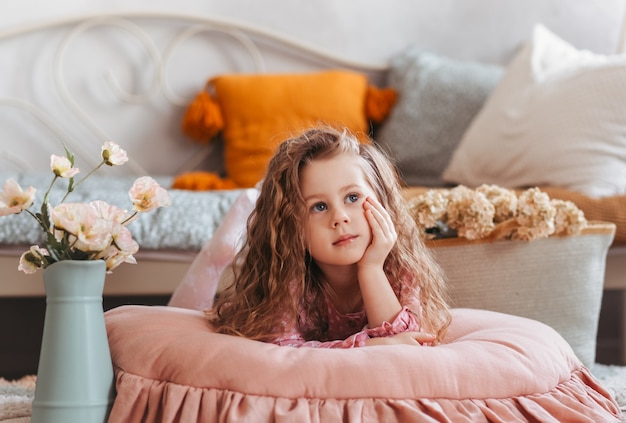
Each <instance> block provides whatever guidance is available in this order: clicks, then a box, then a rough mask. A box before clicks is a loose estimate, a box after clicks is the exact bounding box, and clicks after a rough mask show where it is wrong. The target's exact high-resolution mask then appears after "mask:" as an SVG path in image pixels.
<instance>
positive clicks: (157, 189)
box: [128, 176, 172, 212]
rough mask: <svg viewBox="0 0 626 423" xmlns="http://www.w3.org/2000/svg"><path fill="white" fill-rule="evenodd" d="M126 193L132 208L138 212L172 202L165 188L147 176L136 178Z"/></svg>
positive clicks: (164, 205)
mask: <svg viewBox="0 0 626 423" xmlns="http://www.w3.org/2000/svg"><path fill="white" fill-rule="evenodd" d="M128 195H129V196H130V200H131V201H132V203H133V209H134V210H135V211H138V212H148V211H150V210H153V209H155V208H158V207H167V206H169V205H170V204H172V199H171V198H170V194H169V193H168V192H167V190H166V189H165V188H162V187H161V186H160V185H159V184H158V182H157V181H155V180H154V179H152V178H151V177H149V176H143V177H141V178H139V179H137V180H136V181H135V183H134V184H133V186H132V187H131V188H130V191H129V192H128Z"/></svg>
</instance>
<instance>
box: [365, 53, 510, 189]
mask: <svg viewBox="0 0 626 423" xmlns="http://www.w3.org/2000/svg"><path fill="white" fill-rule="evenodd" d="M502 74H503V68H501V67H500V66H496V65H489V64H482V63H477V62H469V61H460V60H454V59H451V58H447V57H442V56H440V55H437V54H434V53H430V52H427V51H420V50H419V49H417V48H416V47H410V48H408V49H407V50H405V51H404V52H403V53H401V54H399V55H397V56H396V57H394V58H393V59H392V62H391V68H390V71H389V76H388V78H389V79H388V81H387V85H388V86H389V87H391V88H394V89H395V90H396V91H397V92H398V102H397V103H396V105H395V106H394V108H393V109H392V111H391V114H390V115H389V118H388V119H387V120H386V121H385V123H384V124H383V125H382V126H381V128H380V131H379V132H378V134H377V136H376V138H377V140H378V141H379V143H380V144H381V145H383V146H384V147H386V149H387V150H388V151H389V152H390V153H391V155H392V157H393V158H395V160H396V164H397V165H398V168H399V170H400V172H401V174H402V176H403V178H404V180H405V182H406V183H407V184H409V185H422V186H441V185H443V184H444V182H443V181H442V179H441V174H442V172H443V170H444V169H445V167H446V166H447V164H448V162H449V160H450V158H451V156H452V152H453V151H454V149H455V148H456V146H457V144H458V143H459V141H460V139H461V137H462V136H463V133H464V132H465V130H466V128H467V127H468V126H469V124H470V122H471V121H472V119H473V118H474V116H475V115H476V114H477V113H478V111H479V110H480V108H481V107H482V105H483V103H484V101H485V100H486V98H487V96H488V95H489V93H490V92H491V90H492V89H493V88H494V87H495V85H496V84H497V83H498V81H499V80H500V78H501V76H502Z"/></svg>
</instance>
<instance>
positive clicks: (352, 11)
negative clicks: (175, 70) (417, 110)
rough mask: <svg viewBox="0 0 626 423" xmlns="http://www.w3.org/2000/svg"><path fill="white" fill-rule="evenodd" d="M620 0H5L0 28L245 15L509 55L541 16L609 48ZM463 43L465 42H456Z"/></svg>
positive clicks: (366, 56)
mask: <svg viewBox="0 0 626 423" xmlns="http://www.w3.org/2000/svg"><path fill="white" fill-rule="evenodd" d="M625 3H626V2H625V1H624V0H594V1H591V0H583V1H572V0H550V1H546V0H471V1H469V0H175V1H173V0H169V1H168V0H55V1H48V0H3V1H2V2H0V28H2V27H7V26H14V25H21V24H24V23H31V22H38V21H41V20H44V19H49V18H61V17H65V16H68V15H77V14H84V13H96V14H97V13H115V12H120V11H136V10H141V11H147V10H155V11H170V12H178V13H190V14H207V15H218V16H223V17H228V18H231V19H237V20H241V21H244V22H250V23H253V24H254V25H258V26H260V27H263V28H271V29H273V30H277V31H280V32H285V33H288V34H291V35H292V36H293V37H294V38H296V39H300V40H303V41H307V42H311V43H314V44H315V45H319V46H320V47H322V48H325V49H329V50H330V51H333V52H334V53H336V54H339V55H345V56H347V57H349V58H352V59H355V60H367V61H373V62H377V63H380V62H385V61H386V60H387V58H388V57H389V55H390V52H395V51H398V50H400V49H402V48H403V47H405V46H406V45H407V44H408V43H416V44H418V45H421V46H423V47H425V48H432V49H435V50H438V51H441V52H442V53H450V54H453V55H456V56H460V57H472V58H481V59H483V60H488V61H498V62H503V61H506V59H508V58H509V57H510V55H511V54H512V52H511V46H512V45H514V44H515V43H516V42H518V41H521V40H523V39H525V38H526V37H527V36H528V34H529V28H530V27H531V26H532V24H534V23H535V22H537V21H542V22H543V23H544V24H545V25H546V26H547V27H548V28H550V29H552V30H553V31H554V32H556V33H557V34H559V35H560V36H562V37H563V38H565V39H567V40H569V41H570V42H572V43H573V44H574V45H576V46H577V47H581V48H588V49H590V50H592V51H596V52H600V53H607V52H614V51H615V49H616V47H617V45H618V40H619V36H620V28H621V25H622V21H623V19H624V12H625V10H626V9H625ZM459 46H463V48H459Z"/></svg>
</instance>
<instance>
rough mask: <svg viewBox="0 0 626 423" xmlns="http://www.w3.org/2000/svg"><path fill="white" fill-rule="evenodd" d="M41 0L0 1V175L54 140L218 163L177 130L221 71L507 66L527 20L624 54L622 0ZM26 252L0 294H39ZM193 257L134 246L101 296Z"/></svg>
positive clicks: (165, 273)
mask: <svg viewBox="0 0 626 423" xmlns="http://www.w3.org/2000/svg"><path fill="white" fill-rule="evenodd" d="M261 3H262V6H261V5H260V4H261ZM45 4H46V3H44V2H41V1H39V2H37V1H26V2H24V3H23V4H22V7H21V8H20V9H19V10H17V12H16V11H15V10H13V9H12V10H11V12H13V14H11V12H9V11H8V10H6V9H7V8H9V7H13V6H8V5H7V6H5V5H0V75H2V78H0V128H2V137H0V174H2V172H6V173H10V172H20V171H23V170H30V169H32V170H45V169H47V166H48V159H49V155H50V154H53V153H54V154H58V153H59V149H60V144H59V140H63V141H64V142H65V143H66V144H67V145H68V147H70V148H71V149H72V150H73V151H74V153H75V154H76V156H77V162H78V163H84V165H83V166H84V167H86V168H87V167H89V166H90V165H93V164H94V160H95V159H97V152H98V151H99V148H100V145H101V144H102V143H103V142H104V141H107V140H114V141H116V142H118V143H120V144H121V145H123V147H124V148H125V149H126V150H127V151H128V153H129V156H130V157H131V162H130V163H129V164H128V165H127V166H124V167H120V168H119V169H116V170H115V172H119V173H124V174H136V175H144V174H151V175H175V174H177V173H180V172H182V171H185V170H190V169H197V168H207V169H209V168H212V169H218V170H219V169H220V166H221V164H220V158H221V157H220V154H221V150H220V148H219V145H217V144H216V147H214V148H207V147H202V146H198V145H196V144H194V143H193V142H192V141H190V140H189V139H187V138H186V137H184V136H183V135H182V134H181V133H180V130H179V127H180V121H181V118H182V114H183V112H184V107H185V106H186V105H187V104H188V102H189V101H190V99H191V98H192V97H193V96H194V94H195V93H196V92H197V91H198V90H200V89H201V88H202V85H203V84H204V82H205V81H206V80H207V79H208V78H209V77H210V76H211V75H215V74H219V73H225V72H294V71H305V70H312V69H320V68H329V67H345V68H350V69H355V70H360V71H363V72H366V73H367V74H368V75H369V76H370V78H371V79H372V81H373V82H381V81H383V78H384V75H385V71H386V69H387V67H388V63H389V59H390V58H391V57H392V56H393V55H395V54H397V53H399V52H400V51H402V50H403V49H404V48H405V47H407V46H408V45H410V44H415V45H418V46H420V47H422V48H425V49H431V50H433V51H437V52H439V53H441V54H446V55H448V56H451V57H456V58H459V59H475V60H481V61H486V62H493V63H500V64H505V63H507V62H508V60H509V59H510V57H511V56H512V54H513V53H514V51H515V49H516V48H517V47H518V46H519V44H520V43H521V42H522V41H524V40H525V39H526V38H527V37H528V36H529V34H530V32H531V28H532V26H533V25H534V24H535V23H537V22H542V23H544V24H545V25H546V26H547V27H549V28H551V30H553V31H554V32H556V33H557V34H559V35H561V36H562V37H563V38H565V39H567V40H569V41H570V42H571V43H572V44H574V45H576V46H578V47H580V48H588V49H590V50H592V51H595V52H598V53H614V52H620V51H623V49H624V39H625V37H626V31H625V25H624V17H625V16H626V14H625V12H626V0H603V1H601V2H571V1H570V0H550V1H545V0H528V1H523V2H522V1H520V2H513V1H506V2H502V1H501V0H464V1H455V0H440V1H438V2H430V1H429V0H415V1H403V0H393V1H386V2H380V1H376V0H361V1H360V2H359V3H358V5H356V3H354V2H349V1H336V0H321V1H316V2H310V1H305V0H291V1H284V0H266V1H263V2H258V1H254V0H229V1H228V2H221V1H218V0H211V1H200V0H188V1H183V2H182V3H178V2H177V5H176V6H163V5H160V4H158V3H152V2H148V0H133V1H130V2H127V3H126V5H125V7H126V9H122V8H121V6H115V5H114V6H109V5H107V4H106V2H94V4H93V7H92V8H91V9H89V8H87V9H85V8H86V7H87V6H81V8H80V9H77V7H78V6H74V5H73V3H72V2H70V1H69V0H67V1H61V2H60V3H57V2H55V7H54V9H53V8H51V7H50V6H48V7H46V6H45ZM153 4H155V5H157V7H159V11H154V10H150V9H149V8H150V7H152V6H151V5H153ZM2 9H5V10H4V11H3V10H2ZM137 10H141V11H139V12H138V11H137ZM46 11H47V15H46V16H42V14H45V13H46ZM215 11H217V12H218V13H215ZM16 13H17V16H21V18H22V21H21V22H16V21H14V20H13V19H16V18H15V16H16ZM2 16H3V17H2ZM11 17H13V18H11ZM22 251H23V248H22V247H20V248H19V249H15V248H8V247H7V248H2V249H0V269H1V270H0V278H1V282H0V296H5V297H6V296H38V295H43V286H42V284H41V283H39V282H38V281H39V279H38V278H37V277H32V276H26V275H23V274H21V273H19V272H18V271H17V257H19V254H20V253H21V252H22ZM194 254H195V252H161V251H159V252H157V251H140V252H139V254H138V255H137V259H138V262H139V264H138V265H136V266H131V265H123V266H121V267H120V268H118V269H116V271H115V272H114V273H113V274H112V275H109V276H108V278H107V284H106V288H105V293H106V294H109V295H129V294H137V295H140V294H161V295H169V294H171V293H172V292H173V290H174V289H175V287H176V286H177V284H178V282H179V281H180V280H181V279H182V277H183V275H184V274H185V272H186V270H187V268H188V266H189V264H190V263H191V261H192V260H193V257H194ZM625 257H626V247H614V248H612V249H611V250H610V252H609V257H608V260H607V269H606V284H605V286H606V288H607V289H617V290H625V289H626V260H625ZM155 275H158V276H159V277H155ZM129 281H132V283H129ZM623 297H624V309H625V310H626V295H624V296H623ZM623 327H624V337H623V339H625V340H626V321H625V322H624V324H623ZM624 361H625V362H626V348H624Z"/></svg>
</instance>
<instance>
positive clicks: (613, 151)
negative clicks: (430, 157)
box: [443, 25, 626, 197]
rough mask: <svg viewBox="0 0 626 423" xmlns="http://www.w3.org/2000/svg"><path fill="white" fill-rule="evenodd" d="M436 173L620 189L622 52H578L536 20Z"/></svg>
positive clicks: (625, 183) (625, 58) (624, 174)
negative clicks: (534, 25) (516, 52)
mask: <svg viewBox="0 0 626 423" xmlns="http://www.w3.org/2000/svg"><path fill="white" fill-rule="evenodd" d="M443 178H444V180H445V181H447V182H451V183H456V184H463V185H467V186H470V187H475V186H478V185H480V184H483V183H489V184H498V185H502V186H505V187H509V188H516V187H525V186H535V185H553V186H560V187H564V188H568V189H571V190H574V191H579V192H582V193H584V194H587V195H589V196H592V197H603V196H610V195H620V194H624V193H626V55H610V56H605V55H599V54H594V53H591V52H589V51H584V50H577V49H576V48H574V47H573V46H571V45H569V44H568V43H566V42H565V41H563V40H561V39H560V38H559V37H557V36H556V35H554V34H553V33H551V32H550V31H549V30H547V29H546V28H545V27H543V26H542V25H537V26H536V27H535V28H534V31H533V34H532V39H531V40H530V42H528V43H527V44H526V45H525V46H524V47H523V48H522V49H521V51H520V52H519V53H518V54H517V56H516V57H515V58H514V59H513V60H512V62H511V63H510V64H509V66H508V67H507V70H506V72H505V75H504V76H503V78H502V80H501V81H500V83H499V84H498V85H497V86H496V88H495V89H494V91H493V92H492V94H491V96H490V97H489V98H488V99H487V102H486V103H485V105H484V107H483V108H482V110H481V111H480V112H479V113H478V115H477V116H476V118H475V119H474V121H473V122H472V124H471V125H470V127H469V128H468V130H467V132H466V133H465V134H464V136H463V138H462V139H461V141H460V143H459V146H458V147H457V149H456V150H455V152H454V153H453V156H452V159H451V161H450V163H449V164H448V166H447V168H446V169H445V171H444V173H443Z"/></svg>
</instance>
